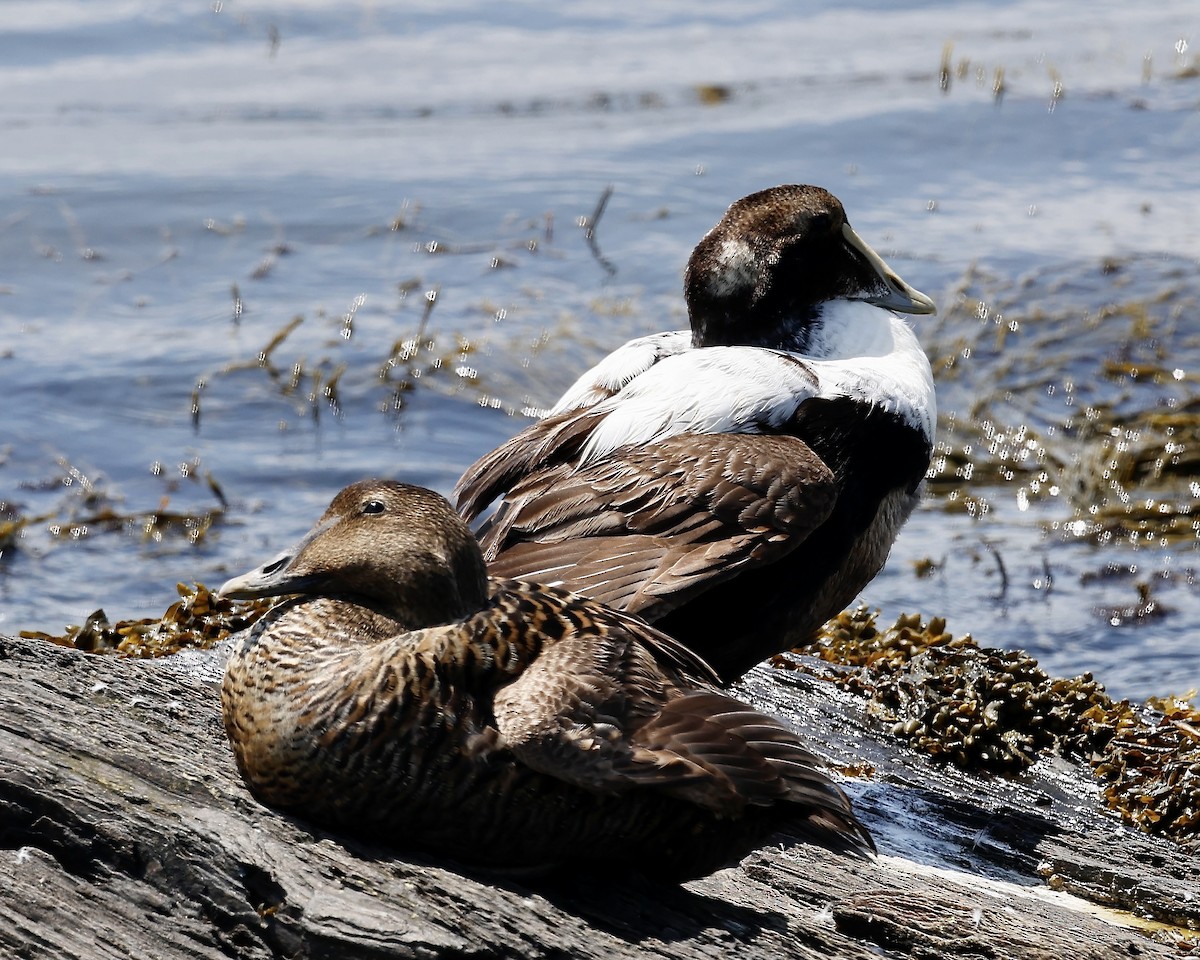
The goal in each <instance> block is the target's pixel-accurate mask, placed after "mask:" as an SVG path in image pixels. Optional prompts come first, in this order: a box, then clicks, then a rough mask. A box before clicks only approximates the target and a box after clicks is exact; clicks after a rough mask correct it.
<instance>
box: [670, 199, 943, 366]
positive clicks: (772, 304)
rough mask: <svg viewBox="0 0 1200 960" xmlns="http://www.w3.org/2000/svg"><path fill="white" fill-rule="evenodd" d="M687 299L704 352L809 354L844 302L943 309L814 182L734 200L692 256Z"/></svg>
mask: <svg viewBox="0 0 1200 960" xmlns="http://www.w3.org/2000/svg"><path fill="white" fill-rule="evenodd" d="M684 295H685V296H686V298H687V303H688V316H689V319H690V322H691V327H692V342H693V344H694V345H695V346H697V347H711V346H720V345H724V346H733V345H748V346H761V347H770V348H774V349H788V350H798V351H800V352H805V351H806V349H807V347H808V345H809V340H810V339H811V337H812V336H813V333H814V328H815V327H817V326H818V325H819V323H820V322H821V319H822V316H823V312H824V310H825V308H826V307H827V306H828V305H829V304H831V303H834V302H836V301H839V300H849V301H856V300H859V301H864V302H866V303H869V304H873V305H875V306H879V307H883V308H884V309H886V310H892V311H897V312H900V313H918V314H920V313H933V312H935V307H934V304H933V301H932V300H930V299H929V297H927V296H925V294H923V293H921V292H919V291H917V290H914V289H913V288H912V287H910V286H909V285H908V284H907V283H905V282H904V281H903V280H901V279H900V277H899V275H897V274H896V272H895V271H894V270H892V268H891V267H889V266H888V265H887V264H886V263H885V262H884V261H883V259H882V258H881V257H880V256H879V254H877V253H876V252H875V251H874V250H872V249H871V248H870V247H869V246H868V245H867V243H866V241H864V240H863V239H862V238H861V237H860V236H859V235H858V234H857V233H855V232H854V230H853V229H851V227H850V224H849V222H847V220H846V211H845V209H844V208H843V207H842V204H841V202H840V201H839V200H838V198H837V197H835V196H834V195H833V194H832V193H830V192H829V191H828V190H824V189H822V188H821V187H814V186H810V185H808V184H785V185H783V186H779V187H772V188H771V189H769V190H760V191H759V192H758V193H752V194H750V195H749V196H748V197H742V199H740V200H738V201H736V202H735V203H733V204H732V205H731V206H730V207H729V209H728V210H727V211H726V212H725V216H723V217H722V218H721V220H720V222H719V223H717V225H716V226H715V227H713V228H712V230H710V231H709V232H708V234H707V235H706V236H705V237H704V238H703V239H702V240H701V241H700V242H699V243H698V244H697V245H696V249H695V250H694V251H693V252H692V256H691V259H690V260H689V261H688V268H687V273H686V275H685V278H684Z"/></svg>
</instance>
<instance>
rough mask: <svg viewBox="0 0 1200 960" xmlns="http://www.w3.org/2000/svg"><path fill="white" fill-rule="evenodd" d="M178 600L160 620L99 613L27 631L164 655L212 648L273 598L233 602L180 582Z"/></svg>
mask: <svg viewBox="0 0 1200 960" xmlns="http://www.w3.org/2000/svg"><path fill="white" fill-rule="evenodd" d="M175 588H176V590H178V591H179V599H178V600H176V601H175V602H174V603H173V604H171V606H170V607H168V608H167V610H166V611H165V612H164V613H163V615H162V616H161V617H145V618H143V619H140V620H120V621H118V622H117V623H116V624H112V623H110V622H109V619H108V617H107V616H106V615H105V613H104V611H103V610H97V611H96V612H95V613H93V614H92V615H91V616H89V617H88V618H87V620H85V621H84V622H83V624H81V625H78V626H68V627H67V628H66V630H65V631H64V632H63V633H62V634H50V633H43V632H41V631H35V630H22V631H21V636H22V637H25V638H26V639H31V640H47V641H49V642H50V643H57V644H59V645H60V646H66V647H75V648H76V649H78V650H85V651H87V652H89V653H118V654H124V655H126V656H131V657H161V656H166V655H167V654H171V653H178V652H179V651H180V650H185V649H188V648H200V649H207V648H208V647H212V646H214V645H216V644H218V643H220V642H221V641H222V640H224V639H225V638H226V637H227V636H229V635H230V634H233V633H237V632H238V631H240V630H245V629H246V628H247V627H249V626H250V625H251V624H252V623H254V621H255V620H257V619H258V618H259V617H261V616H262V615H263V614H264V613H266V612H267V610H268V609H270V607H271V606H272V603H273V601H272V600H270V599H263V600H251V601H241V600H229V599H226V598H224V597H217V596H215V595H214V594H213V593H212V592H211V591H210V590H209V589H208V587H206V586H204V585H203V584H200V583H197V584H195V585H194V586H192V587H189V586H187V585H186V584H182V583H180V584H176V587H175Z"/></svg>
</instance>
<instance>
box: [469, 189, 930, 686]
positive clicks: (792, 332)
mask: <svg viewBox="0 0 1200 960" xmlns="http://www.w3.org/2000/svg"><path fill="white" fill-rule="evenodd" d="M684 291H685V296H686V299H687V306H688V317H689V321H690V324H691V330H690V332H689V331H674V332H670V333H660V334H656V335H653V336H648V337H641V338H639V339H637V340H631V341H630V342H629V343H627V344H625V345H624V346H623V347H621V348H619V349H618V350H616V351H615V352H613V353H611V354H610V355H609V356H607V357H606V358H604V359H603V360H602V361H600V363H599V364H597V365H596V366H595V367H593V368H592V369H591V370H589V371H588V372H586V373H585V374H583V376H581V377H580V378H579V380H578V381H576V383H575V384H574V385H573V386H572V387H571V388H570V389H569V390H568V391H567V392H566V394H565V395H564V396H563V397H562V399H560V400H559V401H558V403H557V404H556V405H555V407H554V408H553V409H552V410H551V411H550V414H549V415H548V416H547V417H546V419H544V420H542V421H541V422H539V423H537V424H535V425H533V426H531V427H529V428H527V429H525V430H524V431H522V432H521V433H519V434H517V436H515V437H514V438H513V439H511V440H509V441H508V442H507V443H505V444H503V445H501V446H500V447H498V448H497V449H496V450H494V451H492V452H491V453H489V454H487V455H485V456H484V457H482V458H481V459H480V460H478V461H477V462H476V463H475V464H473V465H472V466H471V467H469V468H468V469H467V471H466V473H465V474H463V477H462V479H461V480H460V481H459V483H458V486H457V488H456V490H455V494H456V496H457V498H458V506H459V510H460V512H461V513H462V515H463V516H464V517H465V518H466V519H468V520H473V519H474V518H476V517H477V516H479V515H480V514H481V513H482V512H483V510H484V509H485V508H486V507H487V505H488V504H489V503H491V502H492V501H493V500H495V499H496V498H498V497H500V498H502V499H501V501H500V504H499V506H498V507H497V509H496V510H495V512H494V513H493V514H492V515H491V517H490V518H488V520H487V521H486V522H485V523H484V524H483V525H482V526H481V528H480V530H479V536H480V542H481V543H482V545H483V548H484V556H485V557H486V558H487V560H488V563H489V569H490V570H491V572H492V574H493V575H495V576H502V577H520V578H529V579H532V580H538V581H540V582H543V583H550V584H555V585H561V586H564V587H566V588H568V589H571V590H575V591H577V592H579V593H583V594H585V595H587V596H589V597H593V598H594V599H597V600H600V601H602V602H603V603H606V604H608V605H610V606H612V607H615V608H617V609H619V610H624V611H627V612H630V613H636V614H638V615H639V616H641V617H644V618H646V619H647V620H650V621H652V622H654V623H655V624H656V625H657V626H658V627H660V628H661V629H662V630H664V631H665V632H666V633H669V634H671V635H672V636H673V637H676V638H677V639H679V640H681V641H682V642H683V643H684V644H686V645H687V646H688V647H690V648H691V649H693V650H695V651H696V652H697V653H699V654H700V655H701V656H702V657H704V659H705V660H706V661H708V663H710V664H711V665H712V666H713V667H714V668H715V669H716V670H717V672H718V673H719V674H720V675H721V676H722V677H723V678H724V679H725V680H732V679H734V678H735V677H738V676H740V675H741V674H743V673H745V672H746V671H747V670H749V669H750V667H752V666H753V665H754V664H755V663H757V662H759V661H760V660H763V659H765V658H766V657H768V656H770V655H771V654H773V653H777V652H779V651H781V650H785V649H787V648H789V647H792V646H796V645H800V644H804V643H807V642H808V641H809V640H810V639H811V637H812V634H813V632H814V631H815V630H816V629H817V628H818V627H819V626H820V625H821V624H822V623H824V622H825V621H826V620H827V619H829V618H830V617H832V616H834V615H835V614H837V613H838V612H839V611H841V610H842V609H843V608H844V607H845V606H846V605H847V604H849V603H851V602H852V601H853V600H854V598H855V596H857V594H858V592H859V591H860V590H861V589H862V588H863V587H864V586H865V585H866V584H867V583H868V582H869V581H870V580H871V578H872V577H874V576H875V574H876V573H878V572H879V569H880V568H881V567H882V566H883V563H884V561H885V560H886V559H887V555H888V552H889V550H890V549H891V546H892V542H893V541H894V540H895V538H896V535H897V534H898V533H899V530H900V527H901V526H902V525H903V524H904V522H905V520H906V519H907V518H908V515H909V514H910V513H911V512H912V509H913V507H914V506H915V504H916V502H917V499H918V498H917V488H918V485H919V484H920V482H921V479H922V478H923V476H924V475H925V471H926V470H927V468H928V466H929V458H930V455H931V453H932V444H933V433H934V422H935V419H936V411H935V400H934V390H933V377H932V374H931V371H930V368H929V361H928V360H927V359H926V357H925V354H924V352H923V351H922V350H921V345H920V344H919V343H918V342H917V339H916V337H915V336H914V335H913V333H912V331H911V330H909V328H908V326H907V325H906V323H905V322H904V321H903V320H902V319H901V318H900V317H899V316H897V313H913V314H925V313H933V312H935V307H934V304H933V301H932V300H930V299H929V298H928V297H927V296H925V295H924V294H922V293H918V292H917V291H916V290H914V289H913V288H912V287H910V286H909V285H908V284H907V283H905V282H904V281H903V280H901V279H900V278H899V277H898V276H897V275H896V274H895V272H894V271H892V269H891V268H890V267H888V265H887V264H886V263H884V261H883V260H882V259H881V258H880V256H879V255H878V254H877V253H875V251H874V250H872V249H871V248H870V247H869V246H867V244H866V243H865V242H864V241H863V240H862V239H861V238H860V237H859V236H858V234H857V233H855V232H854V230H852V229H851V228H850V224H849V223H847V222H846V214H845V211H844V210H843V209H842V205H841V203H840V202H839V201H838V199H837V198H836V197H834V196H833V195H832V194H830V193H829V192H828V191H826V190H822V189H821V188H820V187H813V186H781V187H775V188H773V189H770V190H763V191H761V192H759V193H754V194H751V195H750V196H748V197H744V198H742V199H741V200H738V201H737V202H736V203H734V204H733V205H732V206H731V207H730V208H729V210H728V211H727V212H726V214H725V216H724V217H723V218H722V219H721V221H720V222H719V223H718V224H717V225H716V226H715V227H714V228H713V229H712V230H711V231H710V232H709V233H708V234H707V236H705V237H704V239H702V240H701V241H700V243H699V244H698V245H697V247H696V249H695V251H694V252H693V253H692V256H691V259H690V261H689V263H688V267H687V273H686V275H685V281H684Z"/></svg>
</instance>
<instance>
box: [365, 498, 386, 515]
mask: <svg viewBox="0 0 1200 960" xmlns="http://www.w3.org/2000/svg"><path fill="white" fill-rule="evenodd" d="M383 510H384V507H383V501H382V500H367V501H366V502H365V503H364V504H363V505H362V512H363V513H383Z"/></svg>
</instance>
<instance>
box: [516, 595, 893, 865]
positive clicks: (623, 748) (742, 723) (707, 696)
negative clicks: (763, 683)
mask: <svg viewBox="0 0 1200 960" xmlns="http://www.w3.org/2000/svg"><path fill="white" fill-rule="evenodd" d="M513 589H514V591H516V592H520V591H521V590H522V587H521V586H519V585H513ZM555 593H556V595H557V592H555ZM555 604H557V601H555ZM525 613H526V615H527V614H528V611H525ZM555 615H556V616H562V617H564V618H565V619H564V620H562V621H560V622H567V621H570V622H575V621H578V622H581V623H584V624H585V625H586V630H585V631H578V632H576V631H574V630H572V629H568V630H567V632H566V633H565V634H564V635H563V636H561V637H560V638H558V639H550V637H549V635H547V641H548V642H547V643H546V644H545V645H544V646H543V648H542V650H541V652H540V653H539V654H538V656H537V658H536V659H535V660H534V662H532V663H530V664H529V665H528V666H527V667H526V668H525V670H524V671H523V672H521V674H520V675H519V676H518V677H517V678H516V679H515V680H514V681H513V682H512V683H510V684H508V685H507V686H504V687H502V688H501V689H500V690H498V691H497V693H496V695H495V699H494V701H493V710H494V715H495V717H496V723H497V727H498V729H499V730H500V733H501V735H502V736H503V738H504V743H505V745H506V746H507V747H508V748H509V749H511V750H512V751H513V752H514V753H515V754H516V755H517V757H518V758H519V759H520V760H521V761H522V762H523V763H525V764H526V765H528V766H529V767H531V768H533V769H536V770H538V771H540V772H542V773H546V774H549V775H551V776H555V777H557V778H559V779H561V780H565V781H568V782H571V783H574V784H576V785H578V786H582V787H585V788H586V789H589V790H593V791H596V792H600V793H621V792H624V791H626V790H629V789H633V788H652V789H656V790H661V791H663V792H665V793H669V794H671V795H674V796H678V797H680V798H682V799H686V800H688V801H690V802H692V803H696V804H698V805H700V806H703V807H705V808H707V809H709V810H712V811H713V812H714V813H716V814H718V815H719V816H730V817H737V816H740V815H741V814H742V813H743V812H744V811H745V810H746V808H747V807H772V806H775V805H779V804H785V805H787V806H788V807H790V808H791V809H792V810H794V811H795V812H796V813H798V814H801V815H805V816H807V817H808V819H809V820H811V821H813V822H814V823H817V824H819V825H823V827H824V829H827V830H830V831H832V832H833V833H835V834H842V835H845V836H846V837H847V838H848V839H849V842H851V843H852V844H856V845H859V846H869V845H870V837H869V835H868V834H867V833H866V831H865V830H864V829H863V828H862V826H861V825H860V824H859V823H858V821H857V819H856V818H855V817H854V814H853V812H852V810H851V807H850V801H849V800H848V799H847V798H846V796H845V794H844V793H843V792H842V791H841V790H840V789H839V788H838V787H837V786H836V785H835V784H834V783H833V782H832V781H831V780H830V779H829V778H828V777H827V776H826V775H825V774H824V773H823V772H822V770H821V762H820V760H818V758H817V757H816V756H815V755H814V754H812V753H811V752H809V751H808V750H807V749H806V748H805V747H804V746H803V744H802V743H801V742H800V740H799V739H798V738H797V737H796V735H795V734H794V733H793V732H792V731H791V730H789V729H788V728H787V727H785V726H784V725H783V724H782V723H780V722H779V721H777V720H774V719H772V718H770V717H767V716H766V715H764V714H762V713H759V712H758V711H757V710H754V709H753V708H752V707H749V706H747V705H746V704H744V703H741V702H740V701H738V700H735V699H733V698H732V697H729V696H726V695H725V694H722V693H719V692H717V691H715V690H712V689H711V688H708V687H706V686H703V685H699V684H696V683H694V682H693V681H691V680H689V679H687V678H686V677H685V676H683V675H681V674H680V673H678V672H676V669H677V668H683V669H685V670H689V669H694V668H695V667H696V665H697V664H696V660H695V657H694V655H693V654H691V653H690V652H688V651H687V650H686V648H683V647H681V646H680V645H679V644H678V643H677V642H676V641H674V640H672V639H671V638H670V637H668V636H667V635H666V634H663V633H660V632H659V631H657V630H655V629H653V628H652V627H649V626H647V625H646V624H644V623H641V622H640V621H637V620H635V619H633V618H630V617H627V616H624V615H622V614H616V613H613V612H612V611H608V610H605V609H604V608H601V607H599V606H598V605H597V604H594V603H591V602H589V601H586V600H583V599H582V598H573V600H572V601H571V602H569V603H568V605H567V607H564V608H561V610H558V611H557V612H556V613H555ZM527 622H528V621H527ZM535 622H536V618H535ZM700 665H701V666H702V664H700Z"/></svg>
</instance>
